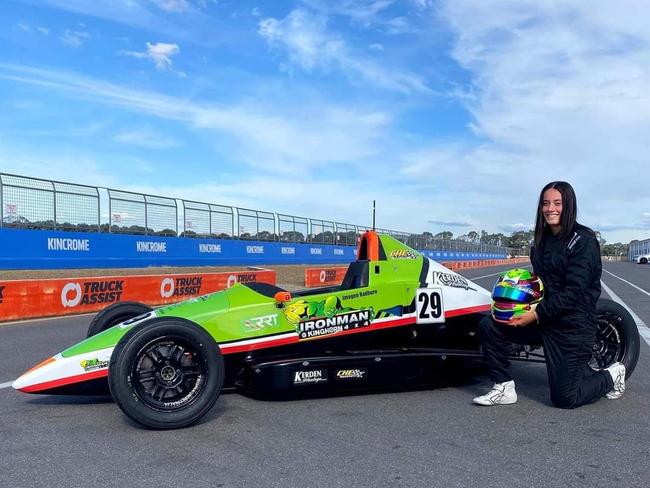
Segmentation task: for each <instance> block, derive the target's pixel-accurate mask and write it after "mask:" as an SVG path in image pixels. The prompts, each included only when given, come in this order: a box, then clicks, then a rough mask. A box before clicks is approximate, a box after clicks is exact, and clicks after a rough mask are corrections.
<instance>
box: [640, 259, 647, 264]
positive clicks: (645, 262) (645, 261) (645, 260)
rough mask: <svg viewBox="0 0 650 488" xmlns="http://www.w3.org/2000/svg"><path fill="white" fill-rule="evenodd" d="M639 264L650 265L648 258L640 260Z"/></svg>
mask: <svg viewBox="0 0 650 488" xmlns="http://www.w3.org/2000/svg"><path fill="white" fill-rule="evenodd" d="M639 263H641V264H648V258H641V259H639Z"/></svg>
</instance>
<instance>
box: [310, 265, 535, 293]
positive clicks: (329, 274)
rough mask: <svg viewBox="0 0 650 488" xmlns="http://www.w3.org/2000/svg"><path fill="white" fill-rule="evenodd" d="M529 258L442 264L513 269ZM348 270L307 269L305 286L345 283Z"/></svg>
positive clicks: (464, 267) (466, 267)
mask: <svg viewBox="0 0 650 488" xmlns="http://www.w3.org/2000/svg"><path fill="white" fill-rule="evenodd" d="M529 261H530V260H529V259H528V258H510V259H483V260H477V261H445V262H442V261H441V262H440V264H442V265H444V266H446V267H447V268H449V269H451V270H453V271H458V270H462V269H471V268H486V267H488V266H499V265H503V264H512V265H513V268H514V267H515V265H516V264H519V263H527V262H529ZM346 270H347V268H345V267H343V268H338V267H337V268H307V269H305V286H307V287H314V286H325V285H338V284H339V283H341V282H342V281H343V277H344V276H345V272H346Z"/></svg>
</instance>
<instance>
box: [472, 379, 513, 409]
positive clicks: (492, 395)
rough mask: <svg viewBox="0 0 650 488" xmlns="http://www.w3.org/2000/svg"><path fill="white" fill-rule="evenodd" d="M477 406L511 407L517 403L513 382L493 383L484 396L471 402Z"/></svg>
mask: <svg viewBox="0 0 650 488" xmlns="http://www.w3.org/2000/svg"><path fill="white" fill-rule="evenodd" d="M472 402H473V403H475V404H477V405H486V406H492V405H512V404H513V403H517V392H516V391H515V382H514V381H512V380H510V381H506V382H504V383H495V384H494V385H493V386H492V389H491V390H490V391H488V392H487V393H486V394H485V395H482V396H478V397H476V398H474V399H473V400H472Z"/></svg>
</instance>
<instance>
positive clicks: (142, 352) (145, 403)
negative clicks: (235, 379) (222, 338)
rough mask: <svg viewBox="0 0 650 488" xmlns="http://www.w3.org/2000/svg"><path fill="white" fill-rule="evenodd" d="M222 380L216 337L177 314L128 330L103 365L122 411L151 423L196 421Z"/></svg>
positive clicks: (162, 425) (151, 425) (177, 425)
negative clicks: (107, 365)
mask: <svg viewBox="0 0 650 488" xmlns="http://www.w3.org/2000/svg"><path fill="white" fill-rule="evenodd" d="M223 380H224V362H223V357H222V355H221V351H220V350H219V346H218V345H217V343H216V342H215V341H214V339H213V338H212V337H211V336H210V334H208V333H207V332H206V331H205V330H204V329H202V328H201V327H199V326H198V325H196V324H195V323H193V322H190V321H189V320H185V319H180V318H176V317H164V318H157V319H153V320H151V321H149V322H147V323H145V324H143V325H142V326H141V327H136V328H134V329H132V330H130V331H129V332H128V333H127V334H126V335H125V336H124V337H123V338H122V339H121V340H120V342H118V344H117V346H116V347H115V350H114V351H113V354H112V356H111V361H110V365H109V369H108V384H109V387H110V390H111V394H112V395H113V399H114V400H115V402H116V403H117V405H118V406H119V407H120V409H122V412H124V413H125V414H126V415H127V416H128V417H129V418H131V419H132V420H134V421H135V422H137V423H139V424H141V425H143V426H145V427H149V428H151V429H178V428H182V427H187V426H188V425H191V424H193V423H194V422H196V421H198V420H199V419H200V418H201V417H203V416H204V415H205V414H206V413H207V412H208V411H209V410H210V409H211V408H212V406H213V405H214V404H215V402H216V401H217V398H219V394H220V393H221V388H222V387H223Z"/></svg>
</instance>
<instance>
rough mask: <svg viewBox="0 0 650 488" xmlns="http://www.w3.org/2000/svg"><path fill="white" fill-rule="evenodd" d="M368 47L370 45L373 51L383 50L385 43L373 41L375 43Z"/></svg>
mask: <svg viewBox="0 0 650 488" xmlns="http://www.w3.org/2000/svg"><path fill="white" fill-rule="evenodd" d="M368 47H369V48H370V49H371V50H373V51H383V50H384V46H383V44H380V43H378V42H373V43H372V44H370V46H368Z"/></svg>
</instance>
